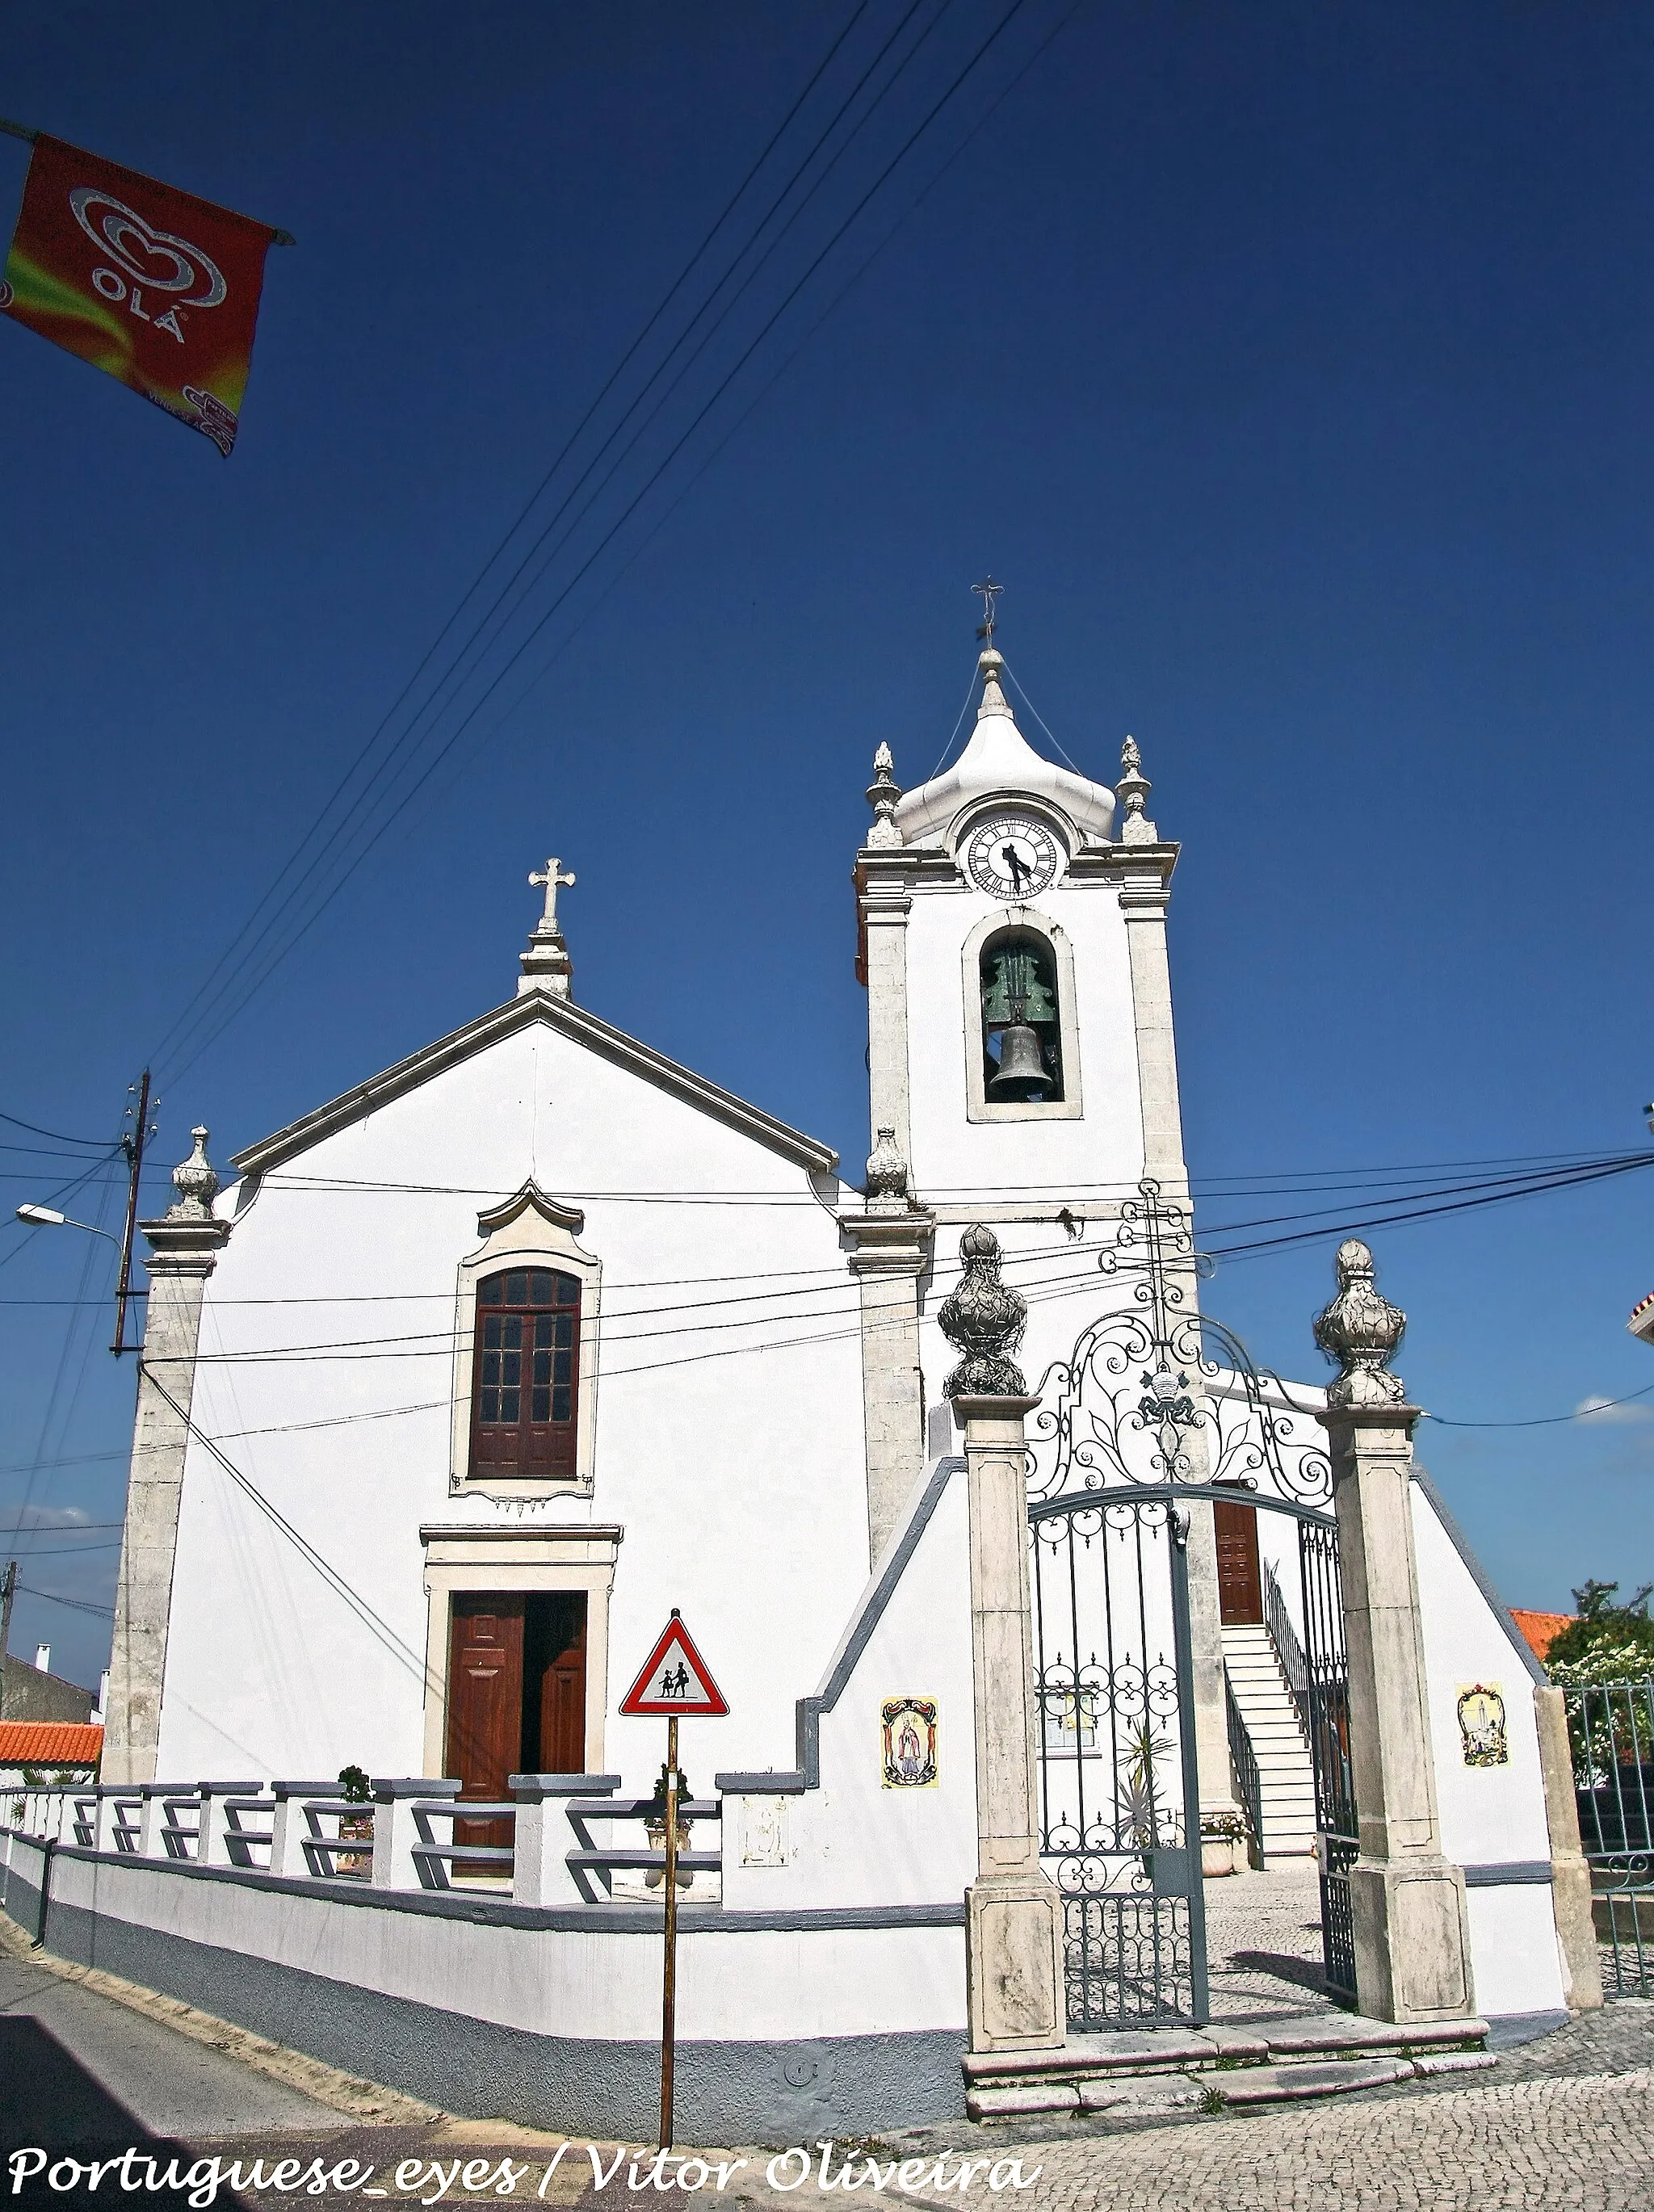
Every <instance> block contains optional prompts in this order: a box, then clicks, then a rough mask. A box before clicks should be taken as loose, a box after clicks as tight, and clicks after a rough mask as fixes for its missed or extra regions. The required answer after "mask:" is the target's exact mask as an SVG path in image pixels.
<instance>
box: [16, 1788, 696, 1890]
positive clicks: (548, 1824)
mask: <svg viewBox="0 0 1654 2212" xmlns="http://www.w3.org/2000/svg"><path fill="white" fill-rule="evenodd" d="M620 1779H621V1778H620V1777H619V1776H618V1775H617V1774H514V1775H513V1776H512V1777H511V1780H510V1790H511V1795H510V1796H509V1797H508V1798H506V1799H502V1800H499V1801H497V1802H496V1801H493V1800H490V1801H488V1802H482V1801H479V1800H477V1799H474V1798H466V1799H463V1800H462V1799H461V1798H460V1796H459V1789H460V1784H459V1783H457V1782H453V1781H446V1780H433V1779H431V1778H427V1777H423V1776H415V1777H410V1778H407V1779H405V1780H404V1779H390V1780H379V1781H375V1782H374V1784H372V1790H373V1796H372V1801H371V1802H368V1803H364V1802H362V1801H361V1800H359V1799H352V1798H347V1797H344V1796H340V1795H339V1791H338V1785H337V1783H334V1782H289V1781H275V1782H271V1783H268V1784H263V1783H259V1782H257V1781H241V1782H200V1783H194V1784H189V1783H179V1782H148V1783H142V1784H136V1785H132V1784H112V1783H104V1784H93V1785H91V1786H89V1787H86V1788H82V1789H71V1790H23V1791H19V1792H17V1793H15V1795H14V1796H12V1797H11V1798H10V1799H9V1801H8V1802H7V1803H6V1804H5V1805H4V1806H3V1808H0V1811H3V1813H4V1814H5V1815H6V1816H7V1817H8V1818H9V1821H10V1823H11V1825H13V1826H15V1827H16V1828H17V1829H18V1830H19V1831H20V1832H21V1833H22V1834H24V1835H26V1836H28V1837H30V1838H36V1839H44V1840H50V1841H54V1842H58V1843H64V1844H73V1845H76V1846H77V1847H78V1848H79V1849H81V1850H97V1851H100V1852H108V1853H112V1854H115V1855H118V1856H119V1857H124V1858H135V1859H150V1860H155V1861H156V1862H158V1863H161V1864H173V1863H181V1864H189V1865H192V1866H198V1867H207V1868H219V1869H223V1870H225V1871H227V1872H238V1871H239V1872H244V1873H251V1874H258V1875H273V1876H275V1877H276V1878H277V1879H278V1880H281V1881H295V1882H305V1881H311V1882H318V1881H319V1882H340V1881H351V1882H362V1883H364V1884H368V1885H370V1886H371V1887H374V1888H376V1889H386V1890H412V1889H421V1890H443V1889H452V1888H454V1887H462V1888H465V1887H471V1888H487V1889H491V1890H494V1891H496V1892H498V1893H503V1894H508V1895H509V1896H510V1897H511V1898H512V1899H513V1900H514V1902H515V1903H518V1904H526V1905H558V1904H564V1905H606V1904H611V1903H612V1904H637V1903H647V1902H650V1901H656V1902H658V1901H659V1899H660V1887H661V1884H662V1882H663V1881H664V1879H665V1874H666V1850H665V1848H664V1838H661V1837H660V1835H659V1834H657V1835H656V1836H654V1837H649V1838H648V1841H647V1844H644V1845H642V1847H640V1844H638V1843H635V1842H633V1841H632V1840H631V1839H630V1838H629V1837H628V1836H625V1834H624V1829H625V1827H627V1826H631V1827H632V1828H633V1829H634V1832H635V1827H636V1826H638V1825H642V1826H643V1827H644V1829H645V1832H646V1835H647V1831H648V1827H649V1826H651V1825H653V1826H654V1827H655V1828H656V1829H657V1831H658V1830H659V1829H660V1826H661V1823H662V1817H663V1808H662V1807H661V1805H660V1801H659V1800H658V1799H656V1798H654V1797H622V1796H618V1795H617V1791H618V1790H619V1788H620ZM678 1818H679V1820H680V1821H681V1822H682V1823H683V1824H684V1827H685V1828H686V1829H690V1830H692V1829H694V1828H696V1827H700V1828H701V1829H702V1831H704V1830H705V1829H706V1828H707V1827H708V1826H710V1825H711V1824H713V1823H717V1824H718V1833H719V1834H720V1836H721V1823H722V1819H723V1805H722V1802H721V1799H719V1798H715V1797H712V1798H686V1799H685V1800H684V1802H683V1803H682V1804H681V1805H680V1806H679V1808H678ZM617 1826H618V1828H619V1830H620V1833H619V1834H617ZM479 1834H480V1838H481V1839H479ZM696 1841H698V1839H692V1838H688V1837H686V1838H684V1843H683V1844H682V1846H681V1847H680V1849H679V1850H678V1881H679V1883H680V1886H681V1887H683V1888H684V1890H685V1892H686V1893H687V1894H688V1895H689V1897H690V1898H691V1899H694V1900H695V1901H696V1902H713V1901H715V1899H717V1897H718V1895H719V1894H720V1892H721V1876H722V1869H723V1853H722V1849H721V1844H719V1845H718V1846H717V1847H714V1848H708V1847H707V1846H706V1845H704V1844H702V1846H701V1847H700V1848H696Z"/></svg>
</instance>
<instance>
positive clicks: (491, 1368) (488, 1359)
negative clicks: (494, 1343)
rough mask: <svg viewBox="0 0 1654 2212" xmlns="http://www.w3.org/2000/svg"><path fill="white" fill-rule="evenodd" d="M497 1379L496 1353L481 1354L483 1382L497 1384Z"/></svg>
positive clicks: (497, 1364)
mask: <svg viewBox="0 0 1654 2212" xmlns="http://www.w3.org/2000/svg"><path fill="white" fill-rule="evenodd" d="M499 1379H500V1355H499V1353H498V1352H484V1353H483V1382H484V1383H497V1382H498V1381H499Z"/></svg>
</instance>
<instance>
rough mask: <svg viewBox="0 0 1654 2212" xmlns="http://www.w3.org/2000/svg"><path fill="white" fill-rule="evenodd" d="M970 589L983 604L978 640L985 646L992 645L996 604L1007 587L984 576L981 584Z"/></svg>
mask: <svg viewBox="0 0 1654 2212" xmlns="http://www.w3.org/2000/svg"><path fill="white" fill-rule="evenodd" d="M970 588H971V590H972V591H973V592H976V594H977V595H978V597H979V598H980V599H981V600H982V628H981V629H979V630H978V631H977V632H976V635H977V638H978V640H979V641H980V642H981V643H982V644H983V645H992V644H993V642H994V601H995V599H998V598H999V596H1000V592H1002V591H1003V590H1004V589H1005V586H1004V585H1003V584H996V583H995V582H994V579H993V578H992V576H984V577H983V578H982V581H981V583H980V584H973V585H972V586H970Z"/></svg>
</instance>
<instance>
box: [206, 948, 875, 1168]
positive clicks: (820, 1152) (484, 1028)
mask: <svg viewBox="0 0 1654 2212" xmlns="http://www.w3.org/2000/svg"><path fill="white" fill-rule="evenodd" d="M537 1021H543V1022H544V1023H545V1024H547V1025H548V1026H549V1027H550V1028H551V1029H555V1030H562V1031H563V1032H564V1034H565V1035H567V1036H571V1037H573V1038H574V1039H575V1042H578V1043H581V1044H583V1045H585V1046H587V1048H589V1049H590V1050H592V1051H594V1052H598V1053H601V1054H603V1056H604V1057H605V1059H607V1060H612V1061H614V1062H616V1063H617V1065H618V1066H622V1067H627V1068H629V1069H630V1070H631V1072H632V1073H634V1074H635V1075H641V1076H642V1078H643V1079H645V1081H647V1082H650V1083H654V1084H655V1085H658V1087H659V1088H660V1089H661V1090H663V1091H670V1092H672V1094H673V1095H674V1096H675V1097H679V1098H681V1099H683V1100H684V1102H685V1103H687V1104H689V1105H691V1106H695V1107H697V1108H698V1109H700V1110H701V1111H702V1113H706V1114H710V1115H714V1116H715V1118H716V1119H717V1120H719V1121H723V1122H725V1123H726V1124H727V1126H728V1127H731V1128H733V1129H737V1130H739V1132H740V1133H742V1134H743V1135H745V1136H749V1137H751V1138H752V1139H754V1140H755V1141H756V1142H757V1143H758V1144H761V1145H763V1146H766V1147H767V1148H768V1149H769V1151H770V1152H776V1153H779V1154H780V1155H781V1158H783V1159H790V1160H794V1161H796V1162H797V1164H799V1166H800V1167H802V1168H806V1169H808V1170H810V1171H811V1172H812V1173H814V1174H819V1175H825V1174H830V1173H831V1172H832V1170H834V1169H836V1167H837V1165H838V1154H837V1153H836V1152H835V1151H834V1150H833V1148H832V1146H830V1145H824V1144H823V1143H822V1142H821V1141H820V1139H818V1138H815V1137H809V1136H806V1135H805V1133H803V1131H802V1130H800V1129H794V1128H792V1127H789V1125H788V1124H787V1122H785V1121H779V1120H777V1119H776V1117H775V1115H773V1114H766V1113H765V1112H764V1110H763V1108H762V1107H761V1106H753V1105H751V1104H749V1103H748V1102H747V1101H746V1100H745V1099H744V1098H738V1097H736V1095H735V1093H734V1092H733V1091H726V1090H725V1089H724V1087H723V1085H721V1084H718V1083H714V1082H713V1081H712V1080H711V1079H710V1078H709V1077H707V1076H704V1075H697V1074H696V1073H695V1071H694V1070H693V1069H692V1068H688V1067H685V1066H683V1065H682V1064H681V1062H679V1061H678V1060H672V1059H669V1058H668V1057H667V1055H666V1054H665V1053H663V1052H657V1051H656V1050H655V1049H654V1046H653V1045H647V1044H643V1043H641V1042H639V1041H638V1039H637V1038H635V1037H632V1036H627V1034H626V1032H625V1031H624V1030H617V1029H616V1028H615V1026H614V1024H612V1023H611V1022H605V1020H604V1019H603V1018H602V1017H601V1016H600V1015H598V1014H594V1013H592V1012H590V1011H589V1010H588V1009H587V1007H584V1006H576V1005H575V1003H574V1001H573V1000H570V999H563V998H557V997H555V996H554V995H553V994H551V993H550V991H548V990H545V989H543V988H542V989H534V990H530V991H528V992H526V993H525V994H522V995H520V996H519V997H517V998H514V999H508V1000H506V1002H505V1004H504V1005H503V1006H494V1007H490V1010H489V1012H487V1013H485V1014H479V1015H477V1018H475V1019H474V1020H472V1021H469V1022H467V1023H465V1025H464V1026H463V1028H460V1029H457V1030H451V1031H450V1032H449V1033H448V1035H447V1036H444V1037H438V1038H437V1039H436V1041H435V1042H434V1043H432V1044H428V1045H425V1046H423V1047H422V1048H421V1049H420V1050H419V1051H418V1052H416V1053H410V1054H409V1056H408V1057H407V1059H405V1060H398V1061H397V1062H396V1064H395V1065H394V1066H392V1067H387V1068H385V1069H384V1070H382V1071H381V1073H379V1074H378V1075H373V1076H369V1077H368V1079H367V1081H366V1082H365V1083H358V1084H356V1085H355V1086H354V1087H353V1088H352V1089H350V1090H349V1091H341V1092H340V1094H339V1096H338V1097H337V1098H331V1099H329V1100H328V1101H327V1103H326V1104H325V1105H322V1106H317V1107H314V1108H313V1109H312V1110H311V1111H310V1112H309V1113H308V1114H304V1115H301V1116H300V1118H299V1119H298V1120H297V1121H290V1122H289V1124H288V1125H287V1127H285V1128H283V1129H277V1130H275V1131H274V1132H273V1133H271V1135H270V1136H268V1137H262V1138H260V1139H259V1140H258V1143H257V1144H254V1145H249V1146H246V1148H245V1149H244V1150H243V1151H241V1152H236V1153H234V1154H233V1155H232V1163H231V1164H232V1165H234V1167H236V1168H239V1169H240V1171H241V1173H242V1174H243V1175H246V1176H259V1175H264V1174H266V1173H268V1172H269V1170H271V1168H276V1167H279V1166H281V1165H282V1164H283V1162H284V1161H286V1160H289V1159H292V1158H294V1157H295V1155H296V1154H298V1153H300V1152H307V1151H308V1150H309V1148H310V1146H312V1145H316V1144H319V1143H320V1142H321V1140H322V1139H323V1138H324V1137H331V1136H332V1135H333V1134H334V1133H335V1132H336V1131H337V1130H340V1129H343V1128H346V1127H349V1126H350V1123H351V1122H352V1121H357V1120H359V1119H360V1118H361V1117H362V1115H364V1114H368V1113H373V1112H374V1111H376V1110H377V1109H379V1108H380V1107H381V1106H385V1105H388V1104H389V1103H390V1102H391V1101H392V1099H394V1098H399V1097H402V1096H403V1095H404V1092H407V1091H414V1090H417V1088H418V1086H419V1085H421V1084H422V1083H429V1082H430V1081H431V1080H432V1079H433V1078H435V1077H436V1076H438V1075H441V1073H443V1072H444V1071H445V1070H446V1069H447V1068H450V1067H453V1066H458V1065H459V1062H460V1061H461V1060H469V1059H470V1058H471V1054H473V1053H477V1052H481V1051H483V1049H484V1048H486V1047H487V1046H489V1045H491V1044H495V1043H497V1042H499V1040H500V1039H501V1038H502V1037H507V1036H511V1035H512V1034H513V1033H514V1031H515V1030H520V1029H524V1028H526V1027H527V1026H528V1025H529V1024H531V1023H533V1022H537Z"/></svg>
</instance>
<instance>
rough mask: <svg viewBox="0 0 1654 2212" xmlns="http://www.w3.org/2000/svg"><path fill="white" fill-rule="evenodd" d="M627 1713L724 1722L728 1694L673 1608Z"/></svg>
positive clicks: (624, 1705) (625, 1705)
mask: <svg viewBox="0 0 1654 2212" xmlns="http://www.w3.org/2000/svg"><path fill="white" fill-rule="evenodd" d="M620 1710H621V1711H622V1712H623V1713H646V1714H657V1713H658V1714H660V1715H661V1716H662V1717H665V1718H668V1719H669V1718H670V1717H672V1715H673V1714H674V1713H677V1714H679V1715H684V1714H687V1715H688V1716H689V1717H690V1719H692V1720H703V1721H705V1720H721V1719H722V1718H723V1717H725V1715H726V1714H727V1712H728V1711H729V1707H728V1705H727V1703H726V1702H725V1699H724V1693H723V1692H722V1691H721V1689H720V1688H719V1687H718V1685H717V1684H716V1683H715V1681H714V1680H713V1679H712V1674H711V1670H710V1669H709V1668H708V1665H707V1662H706V1661H705V1660H704V1659H703V1658H702V1656H701V1655H700V1653H699V1652H698V1651H697V1650H696V1648H695V1644H694V1642H693V1640H692V1639H691V1638H690V1632H689V1631H688V1629H687V1628H685V1627H684V1624H683V1622H682V1621H681V1620H679V1619H678V1608H677V1607H676V1606H674V1607H672V1619H671V1620H669V1621H668V1622H667V1623H666V1630H665V1632H664V1633H663V1634H662V1636H661V1638H660V1642H659V1643H658V1644H656V1645H655V1647H654V1650H653V1651H651V1652H650V1654H649V1656H648V1664H647V1665H646V1666H645V1668H643V1671H642V1674H640V1675H639V1676H638V1678H637V1680H636V1681H635V1682H634V1683H633V1684H632V1686H631V1688H630V1689H629V1690H628V1691H627V1692H626V1695H625V1696H624V1698H623V1699H622V1700H621V1705H620Z"/></svg>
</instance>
